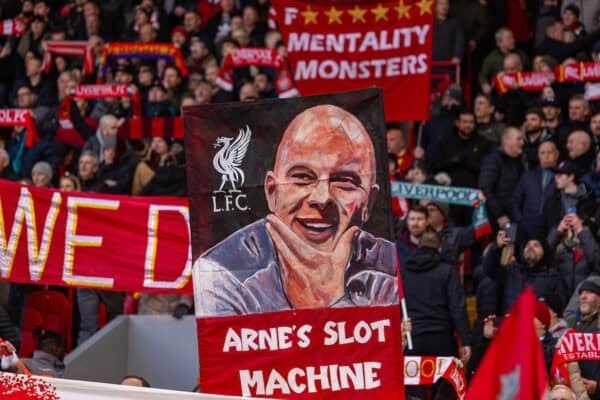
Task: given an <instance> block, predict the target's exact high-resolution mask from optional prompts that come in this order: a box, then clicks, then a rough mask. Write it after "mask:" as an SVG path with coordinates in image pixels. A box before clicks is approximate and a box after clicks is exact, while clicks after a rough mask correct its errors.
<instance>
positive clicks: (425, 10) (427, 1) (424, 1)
mask: <svg viewBox="0 0 600 400" xmlns="http://www.w3.org/2000/svg"><path fill="white" fill-rule="evenodd" d="M432 3H433V0H421V1H419V2H418V3H417V7H419V8H420V10H419V15H420V16H423V15H425V14H431V4H432Z"/></svg>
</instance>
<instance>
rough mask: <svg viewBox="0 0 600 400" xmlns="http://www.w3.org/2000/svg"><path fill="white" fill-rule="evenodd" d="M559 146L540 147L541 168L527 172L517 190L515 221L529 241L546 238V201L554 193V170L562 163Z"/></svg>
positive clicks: (544, 144)
mask: <svg viewBox="0 0 600 400" xmlns="http://www.w3.org/2000/svg"><path fill="white" fill-rule="evenodd" d="M558 156H559V152H558V148H557V147H556V143H554V142H552V141H550V140H547V141H545V142H543V143H541V144H540V145H539V148H538V151H537V157H538V164H539V165H538V166H537V167H536V168H535V169H530V170H529V171H527V172H526V173H525V174H523V176H521V179H519V184H518V185H517V188H516V189H515V193H514V201H513V213H512V220H513V221H514V222H516V223H517V224H519V227H520V228H522V231H523V233H524V235H525V238H526V239H529V238H534V237H543V235H544V216H543V214H542V212H543V210H544V202H545V201H546V199H547V198H549V197H550V196H551V195H552V192H553V191H554V168H555V167H556V164H557V163H558Z"/></svg>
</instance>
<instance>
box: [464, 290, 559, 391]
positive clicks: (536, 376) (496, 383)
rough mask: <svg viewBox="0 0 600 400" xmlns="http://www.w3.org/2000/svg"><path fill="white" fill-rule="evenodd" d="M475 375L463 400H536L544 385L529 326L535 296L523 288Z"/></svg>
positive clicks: (539, 352)
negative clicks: (523, 290)
mask: <svg viewBox="0 0 600 400" xmlns="http://www.w3.org/2000/svg"><path fill="white" fill-rule="evenodd" d="M509 314H510V315H509V316H508V317H506V319H505V320H504V322H503V323H502V325H501V326H500V328H499V329H498V332H497V333H496V337H495V338H494V340H493V341H492V343H491V344H490V347H489V348H488V350H487V353H486V354H485V357H484V358H483V361H482V362H481V365H480V366H479V370H478V371H477V373H476V374H475V377H474V378H473V381H472V383H471V386H470V387H469V391H468V392H467V400H486V399H490V400H492V399H493V400H496V399H507V400H508V399H519V400H534V399H535V400H540V399H542V398H543V396H544V394H545V391H546V388H547V386H548V376H547V375H546V369H545V366H544V355H543V351H542V346H541V343H540V339H539V338H538V336H537V334H536V332H535V328H534V325H533V319H534V316H535V295H534V293H533V290H531V289H526V290H525V292H523V294H522V295H521V296H520V297H519V299H518V300H517V302H516V303H515V305H514V306H513V307H512V309H511V310H510V313H509Z"/></svg>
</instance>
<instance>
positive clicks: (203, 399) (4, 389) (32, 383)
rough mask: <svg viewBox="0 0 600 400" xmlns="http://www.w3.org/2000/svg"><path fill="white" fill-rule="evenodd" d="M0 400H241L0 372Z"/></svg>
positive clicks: (240, 399)
mask: <svg viewBox="0 0 600 400" xmlns="http://www.w3.org/2000/svg"><path fill="white" fill-rule="evenodd" d="M0 399H11V400H141V399H143V400H236V399H239V400H243V398H242V397H230V396H219V395H210V394H201V393H186V392H178V391H174V390H162V389H151V388H141V387H133V386H123V385H111V384H107V383H97V382H85V381H74V380H69V379H56V378H46V377H39V376H27V375H14V374H8V373H4V372H0Z"/></svg>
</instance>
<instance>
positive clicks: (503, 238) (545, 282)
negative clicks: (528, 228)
mask: <svg viewBox="0 0 600 400" xmlns="http://www.w3.org/2000/svg"><path fill="white" fill-rule="evenodd" d="M511 243H512V242H511V239H510V238H508V237H507V235H506V232H505V231H503V230H501V231H499V232H498V235H497V236H496V240H495V241H494V242H493V243H492V244H491V245H490V247H489V248H488V251H487V253H486V255H485V257H484V258H483V270H484V272H485V274H486V275H487V276H489V277H490V278H491V279H493V280H494V281H495V282H496V284H497V286H498V290H499V292H498V294H500V295H501V296H502V299H501V302H500V312H501V313H502V314H504V313H506V312H508V310H510V307H511V306H512V304H513V303H514V302H515V300H516V299H517V298H518V297H519V295H520V294H521V292H522V291H523V290H524V289H525V288H526V287H527V286H531V287H532V288H533V290H534V292H535V294H536V296H537V297H544V298H546V297H548V296H549V295H552V294H564V293H565V291H564V288H563V286H562V280H561V278H560V276H559V274H558V271H557V270H556V268H554V267H552V266H551V265H550V263H549V261H548V260H549V258H550V257H549V253H550V251H549V249H548V248H547V246H544V242H543V241H541V240H536V239H531V240H528V241H527V242H526V243H525V246H524V247H523V251H522V252H521V257H519V255H516V251H515V256H516V257H518V258H519V259H520V260H516V259H514V257H513V260H512V261H508V262H507V263H506V265H501V260H500V257H501V254H502V251H503V249H504V247H505V246H507V245H509V244H511ZM516 246H518V243H515V247H516ZM561 303H562V304H565V303H566V298H564V296H563V298H561Z"/></svg>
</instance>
